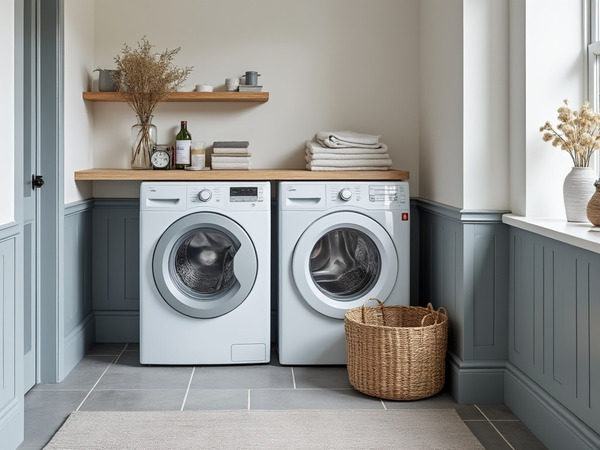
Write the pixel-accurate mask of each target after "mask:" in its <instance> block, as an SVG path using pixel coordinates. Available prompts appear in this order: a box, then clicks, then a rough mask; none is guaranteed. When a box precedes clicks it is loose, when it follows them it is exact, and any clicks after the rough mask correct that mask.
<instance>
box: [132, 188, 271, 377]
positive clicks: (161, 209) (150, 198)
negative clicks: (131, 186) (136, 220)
mask: <svg viewBox="0 0 600 450" xmlns="http://www.w3.org/2000/svg"><path fill="white" fill-rule="evenodd" d="M270 201H271V195H270V184H269V183H268V182H248V183H239V182H231V183H217V182H214V183H202V182H144V183H142V184H141V188H140V362H141V364H165V365H170V364H173V365H177V364H190V365H204V364H207V365H208V364H251V363H266V362H269V360H270V341H271V336H270V318H271V304H270V301H271V299H270V278H271V277H270V251H271V244H270V242H271V241H270V239H271V234H270V220H271V204H270Z"/></svg>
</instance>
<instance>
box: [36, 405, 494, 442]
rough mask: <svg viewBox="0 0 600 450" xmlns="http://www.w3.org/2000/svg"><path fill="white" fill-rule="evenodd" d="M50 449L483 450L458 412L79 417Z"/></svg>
mask: <svg viewBox="0 0 600 450" xmlns="http://www.w3.org/2000/svg"><path fill="white" fill-rule="evenodd" d="M45 448H46V449H60V450H66V449H77V450H82V449H205V448H236V449H246V448H257V449H258V448H260V449H272V448H277V449H280V448H289V449H305V448H306V449H308V448H322V449H337V448H340V449H341V448H343V449H349V448H360V449H367V448H394V449H461V450H465V449H482V448H483V446H482V445H481V444H480V443H479V441H478V440H477V438H476V437H475V436H474V435H473V434H472V433H471V431H470V430H469V428H468V427H467V426H466V425H465V424H464V423H463V421H462V420H461V419H460V417H459V416H458V414H457V413H456V411H455V410H454V409H426V410H419V409H417V410H415V409H406V410H387V411H386V410H375V411H373V410H294V411H260V410H250V411H247V410H246V411H244V410H240V411H163V412H159V411H151V412H143V411H140V412H84V411H80V412H75V413H73V414H71V415H70V416H69V418H68V419H67V420H66V422H65V423H64V425H63V426H62V427H61V428H60V430H58V432H57V433H56V435H55V436H54V437H53V438H52V440H51V441H50V443H49V444H48V445H47V446H46V447H45Z"/></svg>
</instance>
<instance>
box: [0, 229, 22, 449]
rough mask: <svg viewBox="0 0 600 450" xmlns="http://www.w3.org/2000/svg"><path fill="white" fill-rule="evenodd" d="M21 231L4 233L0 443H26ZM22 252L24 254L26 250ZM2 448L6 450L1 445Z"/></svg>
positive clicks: (0, 253) (0, 241) (0, 238)
mask: <svg viewBox="0 0 600 450" xmlns="http://www.w3.org/2000/svg"><path fill="white" fill-rule="evenodd" d="M19 239H20V236H19V234H18V227H17V226H11V227H8V228H4V229H0V436H1V437H2V439H0V441H2V442H4V444H5V445H8V447H7V448H15V447H16V446H17V445H19V444H20V443H21V441H22V440H23V423H24V421H23V409H24V403H23V381H22V380H23V366H22V361H23V336H22V333H23V328H22V326H19V323H22V321H23V308H22V304H21V300H20V299H18V295H17V290H18V286H17V281H16V280H17V277H18V269H17V267H19V263H20V264H22V263H23V261H22V259H19V258H18V253H19V252H18V250H17V249H18V245H19V243H18V240H19ZM20 251H22V246H21V249H20ZM0 447H2V448H4V447H3V445H2V444H1V443H0Z"/></svg>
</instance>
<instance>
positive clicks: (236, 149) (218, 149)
mask: <svg viewBox="0 0 600 450" xmlns="http://www.w3.org/2000/svg"><path fill="white" fill-rule="evenodd" d="M249 145H250V144H249V142H248V141H215V142H214V143H213V154H212V162H211V166H212V168H213V169H214V170H248V169H250V158H251V156H252V155H251V154H250V152H249V150H248V147H249Z"/></svg>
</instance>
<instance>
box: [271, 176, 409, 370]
mask: <svg viewBox="0 0 600 450" xmlns="http://www.w3.org/2000/svg"><path fill="white" fill-rule="evenodd" d="M278 198H279V203H278V219H279V259H280V261H279V267H280V271H279V299H278V306H279V340H278V346H279V360H280V362H281V364H285V365H328V364H330V365H338V364H346V341H345V332H344V314H345V313H346V311H347V310H348V309H350V308H355V307H360V306H362V305H363V303H364V302H365V301H366V300H368V299H369V298H378V299H379V300H381V301H383V302H385V304H386V305H408V304H409V271H410V269H409V259H410V255H409V246H410V242H409V241H410V220H409V217H410V216H409V209H410V206H409V203H410V200H409V190H408V183H407V182H350V181H348V182H345V181H341V182H308V181H307V182H282V183H280V184H279V191H278ZM373 305H376V303H374V304H373Z"/></svg>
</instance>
